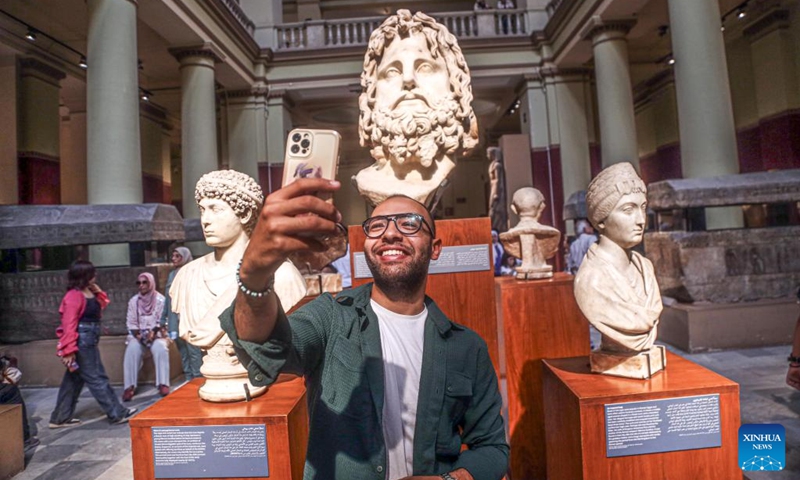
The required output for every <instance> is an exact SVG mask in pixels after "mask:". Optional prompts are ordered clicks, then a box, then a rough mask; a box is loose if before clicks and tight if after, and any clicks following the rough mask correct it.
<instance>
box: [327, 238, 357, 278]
mask: <svg viewBox="0 0 800 480" xmlns="http://www.w3.org/2000/svg"><path fill="white" fill-rule="evenodd" d="M331 265H332V266H333V268H335V269H336V272H337V273H339V275H341V276H342V288H350V287H352V286H353V275H352V272H351V271H350V244H348V245H347V252H346V253H345V254H344V255H343V256H341V257H339V258H337V259H336V260H334V261H333V263H331Z"/></svg>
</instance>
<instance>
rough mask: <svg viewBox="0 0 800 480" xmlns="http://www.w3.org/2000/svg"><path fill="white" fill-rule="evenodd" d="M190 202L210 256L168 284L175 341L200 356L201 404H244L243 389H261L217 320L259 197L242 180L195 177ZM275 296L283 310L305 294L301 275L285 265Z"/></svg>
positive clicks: (221, 174)
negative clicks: (194, 205)
mask: <svg viewBox="0 0 800 480" xmlns="http://www.w3.org/2000/svg"><path fill="white" fill-rule="evenodd" d="M194 196H195V201H196V202H197V206H198V207H199V208H200V224H201V226H202V228H203V235H204V236H205V239H206V244H208V245H209V246H210V247H213V248H214V252H212V253H209V254H208V255H205V256H203V257H200V258H198V259H197V260H194V261H192V262H189V263H188V264H186V265H185V266H184V267H183V268H181V269H180V270H179V271H178V273H177V275H176V276H175V279H174V280H173V282H172V287H171V288H170V291H169V292H168V293H169V295H170V298H171V301H172V309H173V311H174V312H175V313H177V314H179V315H180V318H181V322H180V336H181V338H183V339H184V340H186V341H187V342H189V343H191V344H192V345H195V346H197V347H200V348H201V349H202V350H204V351H205V352H206V355H205V357H204V358H203V366H202V367H200V373H202V374H203V376H204V377H205V378H206V383H205V384H204V385H203V386H202V387H201V388H200V392H199V394H200V397H201V398H202V399H204V400H208V401H211V402H233V401H239V400H244V399H246V397H247V393H246V392H245V390H244V387H243V384H245V383H247V384H248V389H249V394H250V396H251V397H255V396H258V395H261V394H262V393H264V392H265V391H266V388H263V387H255V386H253V385H252V384H250V383H249V381H248V378H247V371H246V370H245V369H244V367H243V366H242V365H241V364H240V363H239V360H238V359H237V358H236V355H235V353H234V351H233V346H232V343H231V340H230V339H229V338H228V336H227V335H226V334H225V332H223V330H222V327H221V326H220V323H219V319H218V317H219V315H220V314H221V313H222V312H223V310H225V309H226V308H228V307H229V306H230V305H231V303H232V302H233V300H234V298H235V297H236V291H237V288H238V287H237V285H236V268H237V266H238V263H239V260H241V258H242V255H243V254H244V249H245V247H246V246H247V243H248V242H249V241H250V233H251V232H252V231H253V227H255V224H256V221H257V220H258V212H259V211H260V210H261V205H262V204H263V203H264V195H263V194H262V192H261V187H259V186H258V184H257V183H256V181H255V180H253V179H252V178H250V177H249V176H248V175H245V174H243V173H240V172H237V171H234V170H217V171H214V172H210V173H207V174H205V175H203V176H202V177H200V180H199V181H198V182H197V186H196V188H195V193H194ZM275 293H276V294H277V295H278V298H280V300H281V305H282V306H283V308H285V309H286V310H289V309H290V308H291V307H292V306H293V305H294V304H295V303H297V302H298V301H299V300H300V299H302V298H303V297H304V296H305V294H306V286H305V281H304V280H303V277H302V275H300V272H298V271H297V269H296V268H295V267H294V265H292V264H291V263H289V262H286V263H284V264H283V265H282V266H281V267H280V268H279V269H278V271H277V272H276V274H275Z"/></svg>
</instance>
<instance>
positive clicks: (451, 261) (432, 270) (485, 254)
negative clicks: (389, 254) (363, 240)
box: [353, 244, 492, 278]
mask: <svg viewBox="0 0 800 480" xmlns="http://www.w3.org/2000/svg"><path fill="white" fill-rule="evenodd" d="M353 264H354V271H355V274H354V277H355V278H372V273H370V271H369V267H368V266H367V259H366V258H364V252H353ZM491 264H492V262H491V260H490V255H489V245H485V244H480V245H457V246H450V247H442V253H441V255H439V258H438V259H437V260H431V263H430V265H429V267H428V274H436V273H460V272H480V271H483V270H489V269H490V268H491Z"/></svg>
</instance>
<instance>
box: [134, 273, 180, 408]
mask: <svg viewBox="0 0 800 480" xmlns="http://www.w3.org/2000/svg"><path fill="white" fill-rule="evenodd" d="M136 285H137V287H138V288H139V293H138V294H136V295H134V296H133V297H132V298H131V299H130V301H129V302H128V339H127V340H126V342H125V343H126V344H127V345H128V346H127V347H126V348H125V362H124V367H123V369H124V377H125V391H124V392H123V394H122V400H123V401H125V402H127V401H130V400H131V399H132V398H133V394H134V393H136V385H137V380H138V377H139V370H141V368H142V354H143V353H144V350H145V349H149V350H150V352H152V354H153V363H154V364H155V367H156V387H157V388H158V393H159V394H161V396H162V397H163V396H166V395H167V394H168V393H169V340H168V339H167V338H165V336H164V335H163V334H162V332H163V329H162V328H161V327H160V325H159V322H160V320H161V313H162V312H163V311H164V295H161V294H160V293H158V292H157V291H156V282H155V279H154V278H153V275H152V274H150V273H147V272H145V273H141V274H139V278H138V280H136Z"/></svg>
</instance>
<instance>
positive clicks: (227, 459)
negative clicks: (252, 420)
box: [152, 425, 269, 478]
mask: <svg viewBox="0 0 800 480" xmlns="http://www.w3.org/2000/svg"><path fill="white" fill-rule="evenodd" d="M152 435H153V463H154V470H155V478H241V477H268V476H269V462H268V459H267V431H266V426H265V425H207V426H192V427H178V426H176V427H152Z"/></svg>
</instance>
